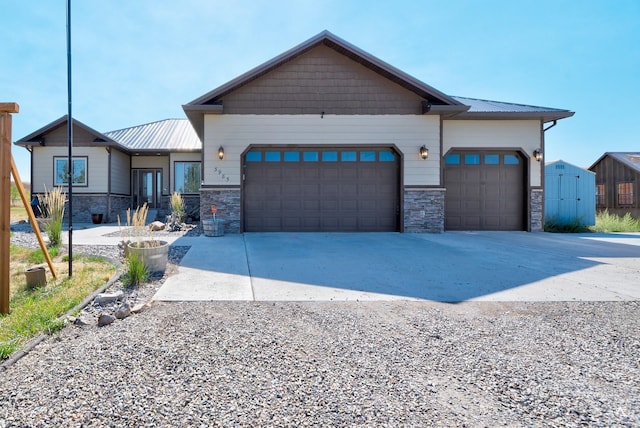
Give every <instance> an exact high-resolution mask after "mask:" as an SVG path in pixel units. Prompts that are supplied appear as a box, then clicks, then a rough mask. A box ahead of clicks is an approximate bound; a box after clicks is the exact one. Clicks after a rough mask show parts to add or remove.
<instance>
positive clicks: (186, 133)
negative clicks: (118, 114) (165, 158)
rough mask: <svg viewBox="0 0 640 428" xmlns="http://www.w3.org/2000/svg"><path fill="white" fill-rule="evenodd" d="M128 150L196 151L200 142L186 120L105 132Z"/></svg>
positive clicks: (162, 121)
mask: <svg viewBox="0 0 640 428" xmlns="http://www.w3.org/2000/svg"><path fill="white" fill-rule="evenodd" d="M104 135H106V136H107V137H109V138H111V139H112V140H115V141H117V142H119V143H120V144H122V145H124V146H125V147H127V148H128V149H129V150H132V151H136V150H141V151H143V150H162V151H197V150H201V149H202V142H201V141H200V139H199V138H198V136H197V135H196V132H195V130H194V129H193V126H191V123H190V122H189V121H188V120H187V119H165V120H160V121H158V122H152V123H147V124H145V125H139V126H133V127H131V128H124V129H119V130H117V131H110V132H105V133H104Z"/></svg>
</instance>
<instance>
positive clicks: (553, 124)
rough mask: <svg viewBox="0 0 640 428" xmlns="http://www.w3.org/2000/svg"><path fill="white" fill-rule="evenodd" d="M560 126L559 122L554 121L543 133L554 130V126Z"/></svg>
mask: <svg viewBox="0 0 640 428" xmlns="http://www.w3.org/2000/svg"><path fill="white" fill-rule="evenodd" d="M557 124H558V120H554V121H553V123H552V124H551V125H549V126H547V127H546V128H544V129H543V130H542V132H547V131H548V130H550V129H551V128H553V127H554V126H556V125H557Z"/></svg>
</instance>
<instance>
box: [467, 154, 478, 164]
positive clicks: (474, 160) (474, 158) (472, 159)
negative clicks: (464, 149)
mask: <svg viewBox="0 0 640 428" xmlns="http://www.w3.org/2000/svg"><path fill="white" fill-rule="evenodd" d="M464 164H465V165H480V155H477V154H469V155H464Z"/></svg>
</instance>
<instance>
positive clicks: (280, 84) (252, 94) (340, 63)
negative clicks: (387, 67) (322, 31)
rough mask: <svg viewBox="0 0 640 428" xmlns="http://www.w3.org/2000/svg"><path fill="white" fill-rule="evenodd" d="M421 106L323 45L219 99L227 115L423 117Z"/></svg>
mask: <svg viewBox="0 0 640 428" xmlns="http://www.w3.org/2000/svg"><path fill="white" fill-rule="evenodd" d="M422 100H423V98H421V97H420V96H419V95H417V94H415V93H413V92H410V91H408V90H406V89H404V88H402V87H401V86H399V85H397V84H396V83H394V82H391V81H390V80H388V79H386V78H384V77H382V76H380V75H379V74H377V73H375V72H373V71H371V70H369V69H368V68H366V67H364V66H362V65H361V64H358V63H357V62H355V61H353V60H351V59H350V58H348V57H346V56H344V55H342V54H340V53H338V52H336V51H335V50H333V49H331V48H329V47H326V46H324V45H320V46H317V47H315V48H314V49H311V50H310V51H308V52H305V53H304V54H302V55H300V56H297V57H295V58H293V59H292V60H291V61H289V62H287V63H285V64H283V65H281V66H280V67H279V68H277V69H275V70H272V71H271V72H269V73H267V74H266V75H264V76H262V77H260V78H258V79H255V80H253V81H250V82H248V83H247V84H245V85H243V86H241V87H240V88H238V89H236V90H235V91H233V92H231V93H228V94H226V95H224V97H222V98H221V101H222V103H223V105H224V113H225V114H321V113H322V112H325V114H341V115H354V114H362V115H378V114H420V113H421V104H420V103H421V101H422Z"/></svg>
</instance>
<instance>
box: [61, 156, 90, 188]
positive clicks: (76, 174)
mask: <svg viewBox="0 0 640 428" xmlns="http://www.w3.org/2000/svg"><path fill="white" fill-rule="evenodd" d="M72 162H73V185H74V186H87V185H88V184H87V158H86V157H78V158H76V157H74V158H73V159H72ZM68 183H69V158H63V157H54V158H53V185H54V186H66V185H68Z"/></svg>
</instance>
